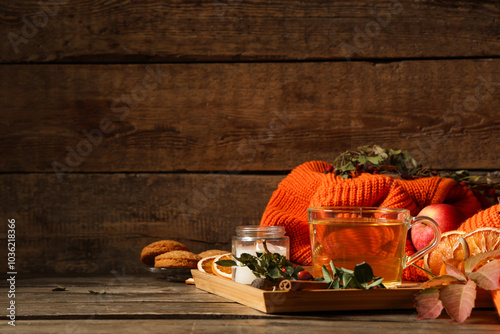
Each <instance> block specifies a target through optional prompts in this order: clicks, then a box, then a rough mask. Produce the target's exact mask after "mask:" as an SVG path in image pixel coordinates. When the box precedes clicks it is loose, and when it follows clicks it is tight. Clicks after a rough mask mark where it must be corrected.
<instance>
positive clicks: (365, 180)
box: [261, 161, 481, 280]
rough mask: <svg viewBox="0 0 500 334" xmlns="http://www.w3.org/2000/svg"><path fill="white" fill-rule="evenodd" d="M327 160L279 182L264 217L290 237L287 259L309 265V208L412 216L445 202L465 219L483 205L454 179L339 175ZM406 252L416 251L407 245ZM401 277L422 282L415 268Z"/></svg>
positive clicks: (265, 222)
mask: <svg viewBox="0 0 500 334" xmlns="http://www.w3.org/2000/svg"><path fill="white" fill-rule="evenodd" d="M328 166H329V164H328V163H326V162H321V161H311V162H306V163H304V164H302V165H300V166H298V167H297V168H296V169H294V170H293V171H292V172H291V173H290V174H289V175H288V176H287V177H286V178H284V179H283V180H282V181H281V183H280V184H279V185H278V189H276V190H275V191H274V193H273V195H272V196H271V199H270V201H269V203H268V205H267V207H266V209H265V211H264V214H263V216H262V220H261V225H277V226H284V227H285V230H286V234H287V235H288V236H289V237H290V254H291V256H290V259H291V260H292V261H293V262H295V263H298V264H301V265H311V249H310V241H309V225H308V219H307V208H309V207H319V206H351V207H352V206H356V207H358V206H370V207H391V208H406V209H408V210H409V211H410V214H411V215H413V216H415V215H417V214H418V213H419V211H420V210H421V209H422V208H424V207H425V206H427V205H430V204H435V203H448V204H452V205H455V206H457V207H459V208H460V209H461V210H462V211H463V212H464V213H465V214H466V215H467V216H468V217H470V216H471V215H473V214H475V213H476V212H478V211H479V210H480V209H481V204H480V203H479V201H478V200H477V198H476V197H475V196H474V194H473V193H472V192H471V191H470V190H468V189H467V188H466V187H462V186H460V185H458V184H457V183H456V182H455V181H454V180H452V179H444V178H440V177H429V178H422V179H416V180H412V181H406V180H402V179H397V178H393V177H390V176H386V175H372V174H369V173H363V174H361V175H360V176H358V177H356V178H352V179H343V178H341V177H339V176H336V175H334V174H332V173H325V172H324V171H325V170H326V169H327V167H328ZM406 251H407V254H411V253H412V252H414V249H413V247H412V245H411V243H409V244H407V249H406ZM403 279H406V280H425V279H426V277H425V275H424V274H423V273H422V272H421V271H420V270H419V271H418V273H417V272H415V268H414V267H408V268H406V269H405V272H403Z"/></svg>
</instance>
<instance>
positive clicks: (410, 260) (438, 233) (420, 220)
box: [405, 216, 441, 268]
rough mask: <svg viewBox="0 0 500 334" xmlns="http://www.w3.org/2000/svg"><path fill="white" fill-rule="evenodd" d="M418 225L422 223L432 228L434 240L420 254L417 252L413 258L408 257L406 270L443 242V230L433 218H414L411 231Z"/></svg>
mask: <svg viewBox="0 0 500 334" xmlns="http://www.w3.org/2000/svg"><path fill="white" fill-rule="evenodd" d="M416 223H422V224H424V225H428V226H430V227H431V228H432V229H433V230H434V239H432V241H431V243H430V244H429V245H427V247H425V248H422V249H421V250H419V251H418V252H416V253H415V254H413V255H411V256H408V257H407V258H406V264H405V268H406V267H408V266H409V265H411V264H412V263H414V262H415V261H417V260H418V259H420V258H422V257H424V256H425V255H426V254H427V253H429V252H430V251H432V250H433V249H434V248H435V247H436V246H437V245H438V243H439V241H440V240H441V230H440V229H439V225H438V224H437V223H436V222H435V221H434V220H433V219H432V218H429V217H424V216H420V217H412V218H411V223H410V229H411V228H412V227H413V226H415V224H416Z"/></svg>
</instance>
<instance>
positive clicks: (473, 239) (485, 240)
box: [453, 227, 500, 261]
mask: <svg viewBox="0 0 500 334" xmlns="http://www.w3.org/2000/svg"><path fill="white" fill-rule="evenodd" d="M463 238H464V239H465V241H466V242H467V245H468V246H469V256H473V255H477V254H479V253H485V252H489V251H492V250H497V249H500V229H498V228H495V227H481V228H478V229H475V230H473V231H470V232H469V233H467V234H466V235H464V236H463ZM453 258H455V259H457V260H459V261H463V260H464V259H465V252H464V247H463V246H462V244H461V243H458V244H457V245H456V246H455V247H454V248H453Z"/></svg>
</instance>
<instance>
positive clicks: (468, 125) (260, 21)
mask: <svg viewBox="0 0 500 334" xmlns="http://www.w3.org/2000/svg"><path fill="white" fill-rule="evenodd" d="M64 2H66V4H63V3H64ZM499 16H500V5H499V4H498V2H496V1H472V0H471V1H461V2H451V1H419V2H414V1H406V0H405V1H403V0H401V1H377V2H373V1H355V2H352V1H348V2H339V1H335V2H332V1H311V2H305V1H253V0H252V1H241V0H236V1H213V2H212V1H207V2H205V1H183V0H177V1H158V0H148V1H128V2H120V1H111V0H108V1H100V2H97V3H96V2H92V1H78V2H67V1H59V3H58V2H57V1H53V2H46V3H44V2H37V1H23V2H22V3H10V2H9V3H5V4H3V5H2V6H1V7H0V35H1V36H2V38H1V40H0V50H1V52H0V62H1V64H0V110H1V121H0V138H1V140H0V152H1V155H2V159H1V161H0V172H1V174H0V189H1V190H2V191H1V194H0V203H1V204H0V208H1V213H2V219H3V220H4V224H1V225H0V226H1V227H0V233H2V234H1V236H2V239H0V246H1V247H2V248H3V249H6V243H7V219H16V231H15V232H16V266H17V267H16V269H17V270H18V271H19V272H22V273H23V275H25V276H37V275H46V276H50V275H77V274H78V275H86V274H88V275H91V274H97V273H110V272H111V271H112V270H117V271H120V272H122V271H126V272H127V273H139V272H141V271H142V270H143V268H142V267H143V265H142V264H141V263H140V261H139V253H140V250H141V249H142V247H144V246H145V245H147V244H148V243H150V242H152V241H156V240H158V239H177V240H179V241H181V242H184V243H186V244H187V245H188V246H189V247H190V248H191V249H192V250H193V251H196V252H199V251H202V250H204V249H209V248H215V247H216V248H223V249H228V250H229V248H230V238H231V236H232V235H233V233H234V229H235V227H236V226H238V225H245V224H258V223H259V221H260V217H261V215H262V212H263V211H264V208H265V206H266V204H267V201H268V200H269V198H270V196H271V194H272V192H273V191H274V189H275V188H276V187H277V185H278V183H279V182H280V180H281V179H282V178H283V177H284V176H285V175H286V174H287V173H288V172H289V171H290V170H291V169H293V168H294V167H296V166H297V165H299V164H301V163H303V162H306V161H310V160H324V161H332V160H333V159H334V157H335V156H337V155H338V154H339V153H341V152H343V151H345V150H347V149H351V148H355V147H357V146H360V145H371V144H379V145H382V146H386V147H393V148H401V149H407V150H409V151H410V152H411V153H412V154H413V155H414V156H415V157H416V158H417V159H418V160H419V162H421V163H422V164H424V165H427V166H432V167H434V168H438V169H478V170H493V169H498V167H499V165H498V162H499V160H500V151H499V150H498V149H497V147H498V144H500V140H499V138H500V118H499V117H498V116H499V112H498V110H499V108H500V98H499V96H500V60H499V59H498V57H499V55H500V40H499V39H498V36H499V34H500V23H499V22H500V20H498V18H499ZM0 264H1V265H2V266H4V267H6V264H7V257H6V256H2V258H1V259H0Z"/></svg>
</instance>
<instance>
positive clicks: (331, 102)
mask: <svg viewBox="0 0 500 334" xmlns="http://www.w3.org/2000/svg"><path fill="white" fill-rule="evenodd" d="M499 65H500V61H499V60H496V59H485V60H477V61H467V60H448V61H401V62H393V63H387V64H373V63H366V62H356V63H354V62H351V63H347V62H341V63H293V64H286V63H260V64H182V65H180V64H177V65H174V64H172V65H165V64H161V65H160V64H150V65H31V66H24V65H3V66H0V67H1V71H0V104H1V105H3V110H2V118H1V120H0V154H1V155H2V156H5V157H8V158H7V159H2V160H1V161H0V169H1V170H2V171H4V172H19V171H23V172H54V171H56V172H57V174H58V175H60V178H61V179H64V176H65V175H67V174H68V173H70V172H74V171H85V172H136V171H143V172H159V171H162V172H170V171H197V172H198V171H202V172H206V171H237V172H239V171H243V170H244V171H283V170H291V169H293V168H295V167H296V166H297V165H299V164H301V163H303V162H305V161H310V160H324V161H332V160H333V159H334V157H335V156H337V155H338V154H339V153H341V152H343V151H345V150H347V149H350V148H356V147H358V146H360V145H371V144H379V145H382V146H386V147H395V148H404V149H407V150H409V151H410V152H411V153H412V154H413V155H414V156H415V157H416V158H417V160H418V161H420V162H421V163H422V164H424V165H426V166H432V167H434V168H438V169H462V168H467V169H495V168H498V161H499V160H500V152H499V151H498V150H495V149H491V148H492V147H496V146H498V144H500V119H499V118H498V117H497V116H498V111H497V110H499V108H500V99H499V98H498V96H499V94H500V66H499ZM144 87H147V88H144ZM16 94H17V96H16ZM13 96H15V98H13Z"/></svg>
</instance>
